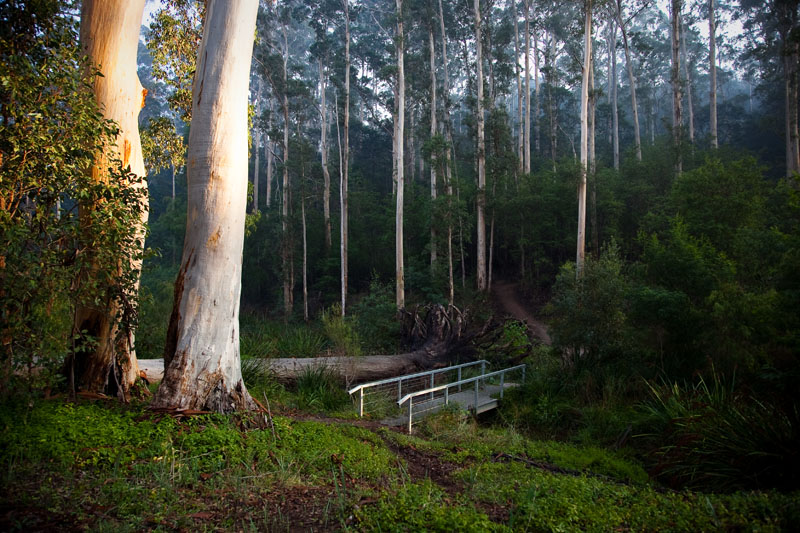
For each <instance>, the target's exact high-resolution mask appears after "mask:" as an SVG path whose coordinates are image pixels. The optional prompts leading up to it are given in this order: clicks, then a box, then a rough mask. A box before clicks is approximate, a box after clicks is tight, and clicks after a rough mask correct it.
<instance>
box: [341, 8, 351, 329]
mask: <svg viewBox="0 0 800 533" xmlns="http://www.w3.org/2000/svg"><path fill="white" fill-rule="evenodd" d="M342 5H343V7H344V124H343V129H344V149H343V151H342V154H341V167H342V171H341V184H340V189H339V193H340V194H339V196H340V199H339V203H340V205H341V211H342V212H341V217H340V223H339V230H340V232H341V235H340V245H339V253H340V254H339V255H340V261H341V270H342V277H341V282H342V298H341V300H342V301H341V306H342V316H345V310H346V308H347V285H348V279H347V276H348V268H347V256H348V253H347V248H348V246H349V237H348V235H349V219H348V217H349V216H350V213H349V210H348V205H347V204H348V201H349V192H348V189H349V181H350V0H342Z"/></svg>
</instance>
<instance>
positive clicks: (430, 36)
mask: <svg viewBox="0 0 800 533" xmlns="http://www.w3.org/2000/svg"><path fill="white" fill-rule="evenodd" d="M428 46H429V48H430V63H431V104H430V105H431V139H433V137H435V136H436V131H437V124H436V47H435V42H434V40H433V21H430V23H429V24H428ZM436 164H437V163H436V154H435V153H433V154H432V155H431V276H433V275H434V274H435V273H436V260H437V257H436V255H437V254H436V252H437V250H436V238H437V236H436V226H437V224H438V220H437V219H436V217H435V216H434V213H435V211H436Z"/></svg>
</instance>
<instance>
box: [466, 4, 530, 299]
mask: <svg viewBox="0 0 800 533" xmlns="http://www.w3.org/2000/svg"><path fill="white" fill-rule="evenodd" d="M474 12H475V69H476V75H475V76H476V77H475V84H476V85H477V88H478V96H477V106H478V109H477V111H476V115H477V116H476V122H477V127H478V192H477V207H476V210H477V228H476V232H477V236H476V248H477V249H476V252H475V253H476V254H477V256H478V265H477V271H476V276H477V278H478V280H477V281H478V290H479V291H485V290H486V288H487V281H486V220H485V213H484V212H485V210H486V140H485V139H484V131H483V130H484V118H483V50H482V48H483V47H482V42H481V41H482V39H481V2H480V0H474ZM526 83H527V81H526ZM526 129H528V131H530V124H528V125H526ZM529 152H530V150H528V149H527V148H526V151H525V154H526V165H525V166H526V172H527V171H529V170H530V167H529V165H530V156H529V155H528V153H529Z"/></svg>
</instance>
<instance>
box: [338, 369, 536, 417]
mask: <svg viewBox="0 0 800 533" xmlns="http://www.w3.org/2000/svg"><path fill="white" fill-rule="evenodd" d="M487 365H488V363H487V361H485V360H480V361H473V362H470V363H464V364H460V365H454V366H448V367H445V368H437V369H435V370H428V371H426V372H418V373H416V374H407V375H404V376H396V377H392V378H386V379H381V380H378V381H371V382H369V383H362V384H360V385H356V386H355V387H353V388H351V389H350V390H348V391H347V392H348V393H349V394H350V397H351V398H353V400H354V403H355V405H356V408H357V409H358V416H360V417H365V416H369V417H371V418H377V419H379V420H381V422H382V423H384V424H386V425H391V426H399V425H405V426H406V428H407V429H408V432H409V433H410V432H411V427H412V425H413V424H414V423H416V422H417V421H419V420H420V419H421V418H423V417H424V416H426V415H429V414H432V413H435V412H436V411H438V410H440V409H442V408H443V407H444V406H447V405H450V404H453V405H458V406H460V407H461V408H462V409H466V410H469V411H472V412H473V413H475V414H480V413H483V412H486V411H489V410H491V409H494V408H496V407H497V405H498V403H499V401H500V399H502V398H503V393H504V392H505V390H506V389H509V388H511V387H516V386H518V385H519V384H521V383H524V382H525V365H517V366H512V367H509V368H504V369H502V370H495V371H490V372H487Z"/></svg>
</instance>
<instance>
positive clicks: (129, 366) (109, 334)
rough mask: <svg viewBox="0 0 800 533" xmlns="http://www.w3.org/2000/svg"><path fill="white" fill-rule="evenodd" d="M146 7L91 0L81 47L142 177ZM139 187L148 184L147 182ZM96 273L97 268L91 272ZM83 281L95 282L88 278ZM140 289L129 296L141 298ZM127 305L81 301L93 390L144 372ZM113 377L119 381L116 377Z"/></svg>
mask: <svg viewBox="0 0 800 533" xmlns="http://www.w3.org/2000/svg"><path fill="white" fill-rule="evenodd" d="M143 11H144V0H130V1H129V0H115V1H96V0H86V1H84V2H83V5H82V8H81V29H80V41H81V46H82V48H83V49H84V51H85V52H86V55H87V56H88V57H89V60H90V61H91V63H92V64H93V65H95V66H97V67H98V68H99V69H100V72H101V74H102V75H100V76H96V77H95V79H94V84H93V90H94V94H95V98H96V99H97V103H98V107H99V108H100V109H101V111H102V113H103V117H104V118H106V119H109V120H113V121H115V122H116V123H117V124H119V129H120V131H119V134H118V136H117V139H116V145H115V146H110V147H108V148H109V150H110V151H111V152H112V153H113V155H114V156H116V157H117V158H119V160H120V161H121V162H122V166H123V168H126V167H130V171H131V172H132V173H133V174H135V175H137V176H142V177H143V176H145V170H144V159H143V157H142V145H141V140H140V138H139V125H138V117H139V111H140V110H141V108H142V107H143V106H144V98H145V94H146V91H144V89H143V88H142V84H141V83H140V82H139V77H138V75H137V73H136V70H137V69H136V52H137V49H138V45H139V31H140V26H141V22H142V13H143ZM91 172H92V179H93V181H95V182H97V183H102V182H104V181H106V180H108V179H109V177H108V162H107V160H106V156H101V157H100V158H99V159H98V160H97V161H96V164H95V165H94V166H93V167H92V170H91ZM136 186H137V187H144V186H145V185H144V182H142V183H141V184H140V185H136ZM82 209H83V210H84V213H83V214H82V216H85V217H87V216H90V215H88V214H87V213H88V212H91V210H92V206H90V205H84V206H82ZM146 223H147V210H146V209H145V210H144V211H143V212H142V214H141V218H140V220H139V221H138V226H139V227H138V231H137V233H138V239H137V240H139V241H140V246H143V245H144V234H145V224H146ZM136 255H137V256H138V259H137V258H135V259H134V260H133V263H134V264H133V265H131V266H132V267H133V270H134V272H136V273H137V274H136V275H137V276H138V271H139V270H140V269H141V254H136ZM88 275H89V276H91V273H89V274H88ZM80 282H81V283H92V280H91V279H85V278H84V279H82V280H80ZM135 292H138V281H137V282H136V283H135V288H134V293H133V294H127V295H125V297H126V299H130V300H132V301H135V300H136V298H137V294H136V293H135ZM123 313H124V309H123V307H122V305H121V303H120V302H119V301H118V300H115V299H112V300H110V301H109V302H107V304H106V305H104V306H101V307H96V306H89V305H80V306H78V308H77V309H76V310H75V317H74V324H73V327H74V330H75V335H80V336H82V337H91V338H93V339H94V343H93V344H94V345H93V347H92V348H91V349H88V350H85V351H81V352H78V353H73V354H71V355H70V361H69V366H70V368H71V369H72V375H73V379H74V381H73V385H75V386H77V387H79V388H82V389H86V390H90V391H101V392H102V391H107V390H115V391H117V392H119V393H120V394H121V395H122V396H124V395H125V394H126V393H127V391H128V389H129V388H130V386H131V385H132V384H133V382H134V381H135V380H136V378H137V377H138V366H137V361H136V352H135V351H134V348H133V346H134V333H133V330H132V329H131V328H129V327H125V328H123V329H121V323H120V319H121V317H122V314H123ZM110 378H113V380H114V382H113V383H112V382H111V381H110Z"/></svg>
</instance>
